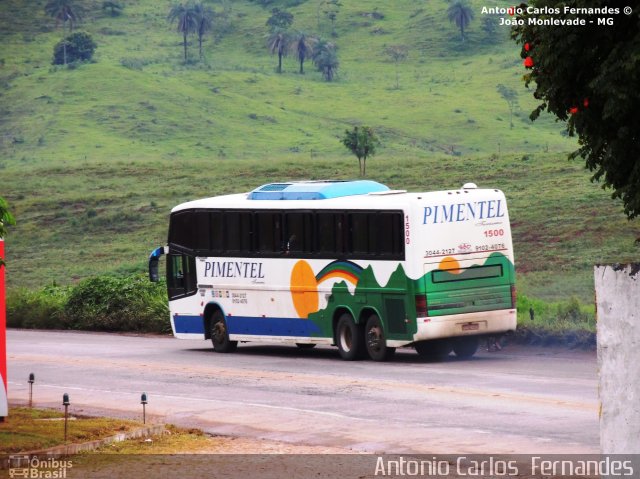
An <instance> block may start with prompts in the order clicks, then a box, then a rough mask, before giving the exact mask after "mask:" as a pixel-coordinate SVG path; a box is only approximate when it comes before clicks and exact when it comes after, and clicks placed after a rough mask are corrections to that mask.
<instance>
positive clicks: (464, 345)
mask: <svg viewBox="0 0 640 479" xmlns="http://www.w3.org/2000/svg"><path fill="white" fill-rule="evenodd" d="M479 344H480V340H479V339H478V337H477V336H467V337H463V338H457V339H456V340H455V341H454V343H453V352H454V353H456V356H457V357H459V358H460V359H469V358H470V357H472V356H473V355H474V354H476V351H477V350H478V345H479Z"/></svg>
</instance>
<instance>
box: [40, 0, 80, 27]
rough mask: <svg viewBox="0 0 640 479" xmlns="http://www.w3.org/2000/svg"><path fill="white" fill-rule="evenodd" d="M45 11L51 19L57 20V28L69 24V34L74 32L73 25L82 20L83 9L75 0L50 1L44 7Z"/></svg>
mask: <svg viewBox="0 0 640 479" xmlns="http://www.w3.org/2000/svg"><path fill="white" fill-rule="evenodd" d="M44 11H45V13H46V14H47V15H49V16H50V17H51V18H55V19H56V26H58V25H59V24H60V22H62V25H63V26H64V24H65V23H66V22H69V33H71V32H72V31H73V24H74V23H77V22H78V21H80V19H81V8H80V7H79V6H77V5H75V4H74V2H73V0H50V1H49V2H47V3H46V5H45V6H44Z"/></svg>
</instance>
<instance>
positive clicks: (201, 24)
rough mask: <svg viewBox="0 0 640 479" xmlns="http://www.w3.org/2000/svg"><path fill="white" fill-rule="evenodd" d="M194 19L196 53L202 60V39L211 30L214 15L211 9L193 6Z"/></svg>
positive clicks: (198, 5)
mask: <svg viewBox="0 0 640 479" xmlns="http://www.w3.org/2000/svg"><path fill="white" fill-rule="evenodd" d="M193 13H194V15H195V17H196V34H197V35H198V51H199V53H200V58H201V59H202V38H203V37H204V36H205V35H206V34H207V33H209V32H210V31H211V30H212V29H213V18H214V13H213V10H212V9H211V7H205V6H204V5H203V4H202V3H196V4H195V5H194V6H193Z"/></svg>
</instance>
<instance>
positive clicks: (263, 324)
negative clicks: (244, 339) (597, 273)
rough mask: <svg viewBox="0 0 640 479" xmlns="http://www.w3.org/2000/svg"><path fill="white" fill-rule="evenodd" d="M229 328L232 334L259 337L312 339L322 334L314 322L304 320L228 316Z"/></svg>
mask: <svg viewBox="0 0 640 479" xmlns="http://www.w3.org/2000/svg"><path fill="white" fill-rule="evenodd" d="M227 327H228V328H229V333H230V334H255V335H259V336H300V337H310V336H313V335H314V334H316V335H317V333H319V332H320V328H319V327H318V326H317V325H316V324H315V323H314V322H313V321H309V320H308V319H302V318H269V317H267V318H263V317H251V316H227Z"/></svg>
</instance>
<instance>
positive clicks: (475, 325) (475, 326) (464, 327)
mask: <svg viewBox="0 0 640 479" xmlns="http://www.w3.org/2000/svg"><path fill="white" fill-rule="evenodd" d="M479 329H480V323H467V324H463V325H462V330H463V331H477V330H479Z"/></svg>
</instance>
